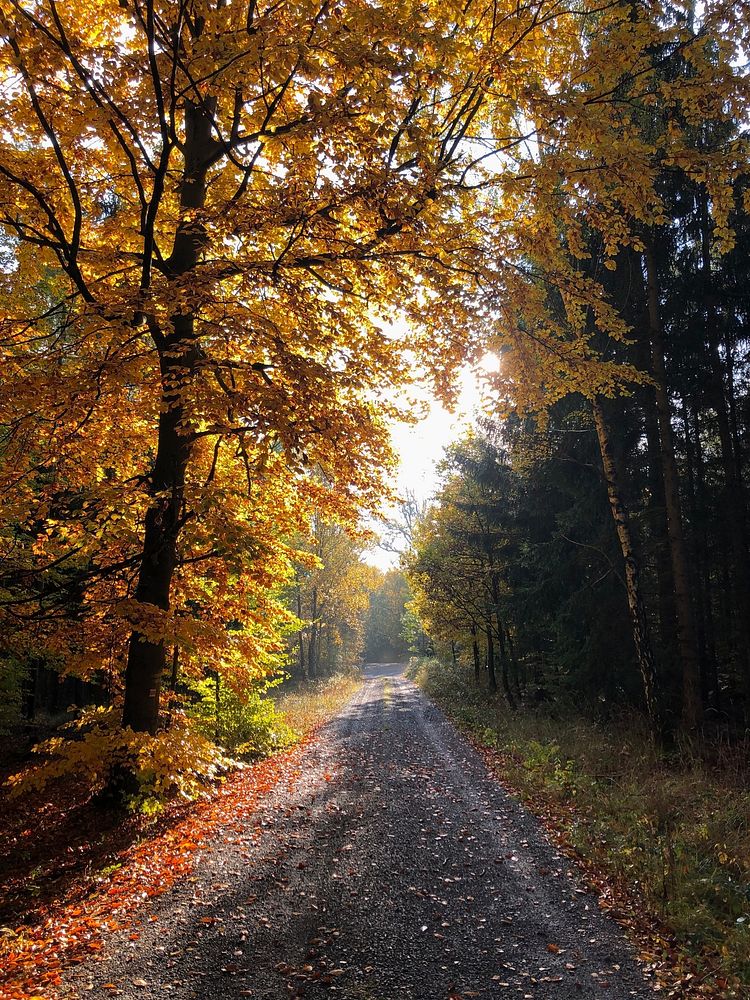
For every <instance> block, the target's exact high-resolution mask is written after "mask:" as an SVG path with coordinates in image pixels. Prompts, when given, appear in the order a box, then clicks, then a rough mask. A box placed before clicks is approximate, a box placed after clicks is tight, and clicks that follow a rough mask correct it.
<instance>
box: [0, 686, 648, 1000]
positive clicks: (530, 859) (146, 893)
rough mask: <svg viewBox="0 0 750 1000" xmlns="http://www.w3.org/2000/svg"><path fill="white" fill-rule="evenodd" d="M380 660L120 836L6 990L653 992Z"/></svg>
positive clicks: (437, 717) (518, 814) (448, 732)
mask: <svg viewBox="0 0 750 1000" xmlns="http://www.w3.org/2000/svg"><path fill="white" fill-rule="evenodd" d="M386 673H387V672H386ZM392 673H394V676H392V677H389V676H371V677H370V679H369V680H368V682H367V684H366V685H365V687H364V688H363V689H362V691H361V693H360V694H359V695H357V696H356V697H355V698H354V699H353V701H352V702H351V703H350V704H349V706H348V708H347V709H346V710H345V711H344V713H342V715H341V716H340V717H339V718H338V719H336V720H335V721H334V722H333V723H331V724H329V725H328V726H326V727H324V728H323V730H322V731H321V732H320V733H319V734H318V736H317V737H316V738H315V739H314V740H312V741H310V742H309V743H308V744H307V745H305V746H304V747H302V748H300V749H298V750H296V751H294V752H293V753H291V754H288V755H284V756H279V757H276V758H273V759H272V760H270V761H268V762H266V763H265V764H263V765H261V766H260V767H259V768H255V769H253V770H252V771H248V772H246V773H245V774H244V775H240V776H238V778H237V779H236V780H235V781H233V782H231V783H230V784H229V785H228V786H227V787H226V788H225V790H224V791H223V792H222V793H221V795H220V796H218V797H217V798H216V799H215V800H213V801H212V802H210V803H207V804H206V805H205V807H203V808H202V809H201V810H199V811H198V812H197V813H196V814H194V815H192V816H191V819H190V823H189V827H188V828H180V826H179V825H178V826H177V827H175V828H174V829H173V830H171V831H168V832H166V833H165V834H164V836H163V838H162V840H161V841H160V842H159V843H158V844H157V843H155V842H152V843H151V844H150V845H147V847H144V848H143V849H142V850H141V851H140V853H139V850H138V849H136V851H135V852H134V854H133V855H131V856H130V857H129V858H128V859H127V863H126V864H124V865H123V868H122V869H121V870H119V871H118V872H116V873H114V874H113V876H112V879H111V882H110V884H109V887H108V888H107V889H106V890H104V891H102V892H101V893H99V894H97V895H95V896H94V897H93V898H92V899H90V900H89V901H88V902H87V904H86V906H84V907H82V908H81V912H80V913H79V914H73V913H71V914H70V915H69V921H70V924H69V927H68V928H59V927H58V928H57V930H58V933H57V935H56V940H55V941H53V940H51V939H50V938H49V937H48V935H49V931H50V928H46V929H45V927H44V926H43V925H40V927H39V928H38V952H37V953H36V955H35V954H34V953H33V952H32V953H30V952H29V950H28V948H26V949H24V951H23V952H22V955H23V956H25V957H22V958H21V959H19V967H18V968H17V969H16V973H17V974H18V977H19V979H23V977H24V975H26V974H28V975H27V980H26V983H25V993H24V992H22V991H21V990H20V989H18V990H17V991H16V992H9V993H7V994H5V995H7V996H9V997H13V998H15V997H22V996H28V995H32V996H33V995H39V996H45V997H53V996H54V997H59V996H65V997H68V996H91V995H93V996H96V995H100V996H104V995H119V996H123V997H139V998H144V1000H146V998H156V997H159V998H161V997H165V996H170V997H175V998H188V997H190V998H195V997H199V996H200V997H206V996H222V997H240V996H250V997H255V998H256V1000H271V998H274V1000H277V998H278V997H281V996H285V995H292V996H300V997H301V996H306V997H310V998H313V997H322V996H324V995H327V993H329V992H330V993H332V994H334V995H338V996H343V997H349V998H352V1000H353V998H374V997H381V998H382V997H387V998H389V1000H392V998H397V997H400V996H404V997H409V998H411V1000H435V998H444V1000H448V998H451V1000H457V998H468V997H491V996H518V997H523V998H546V997H550V996H554V997H559V998H561V1000H565V998H567V997H600V996H602V995H606V996H609V997H611V998H616V1000H618V998H625V997H646V996H649V995H651V987H650V985H649V984H648V982H647V981H646V979H645V978H644V976H643V974H642V972H641V970H640V968H639V966H638V965H637V963H636V961H635V960H634V958H633V955H632V952H631V949H630V946H629V945H628V944H627V942H626V940H625V938H624V935H623V932H622V931H621V929H620V928H619V927H618V926H617V925H616V924H615V923H614V921H612V920H611V919H609V918H608V917H607V916H606V915H603V914H602V913H601V911H600V909H599V907H598V905H597V899H596V897H595V896H593V895H591V894H590V893H588V892H586V891H585V890H584V889H583V888H582V887H581V886H580V885H579V884H578V883H577V882H576V881H575V879H574V876H573V874H572V872H571V865H570V862H569V861H568V860H567V859H565V858H564V857H563V856H562V855H561V854H559V853H558V852H556V851H555V850H554V849H553V848H552V847H551V846H550V845H549V843H548V842H547V840H546V839H545V837H544V835H543V834H542V833H541V831H540V829H539V827H538V826H537V824H536V823H535V821H534V820H533V819H531V817H530V816H529V815H528V814H527V813H526V812H525V811H524V810H523V809H522V808H521V807H520V806H519V805H518V804H517V803H516V802H514V801H513V800H512V799H511V798H509V797H508V796H507V794H506V793H505V792H504V791H503V790H502V788H501V787H500V786H499V785H498V783H497V782H496V781H495V780H494V779H493V778H492V776H491V775H490V773H489V772H488V770H487V769H486V767H485V765H484V763H483V761H482V760H481V758H480V757H479V756H478V755H477V754H476V752H475V751H474V750H473V749H472V748H471V747H469V746H468V745H467V744H466V742H465V741H464V740H463V738H462V737H461V736H459V735H458V734H457V733H456V731H455V730H454V729H453V728H452V727H451V726H450V725H449V723H448V722H447V721H446V720H445V718H444V716H443V715H442V714H441V713H440V711H439V710H438V709H436V708H435V707H434V706H432V705H431V704H430V703H429V702H427V701H426V699H425V698H424V697H423V696H422V695H421V694H420V693H419V692H418V690H417V689H416V688H415V687H414V686H413V685H412V684H410V683H409V682H408V681H406V680H404V679H403V678H402V677H400V676H398V673H397V671H392ZM157 871H158V872H161V873H162V877H161V879H160V880H159V879H156V878H155V877H154V874H155V873H156V872H157ZM108 899H109V905H108ZM110 925H111V926H110ZM87 935H90V936H88V937H87ZM71 937H72V938H75V940H76V941H77V944H75V945H71V944H70V943H69V941H70V938H71ZM92 951H93V952H96V953H97V957H98V958H100V959H101V960H100V961H96V960H94V956H92V955H91V952H92ZM76 954H77V955H78V956H79V957H81V958H83V957H86V958H87V960H86V961H83V962H82V963H81V964H80V965H79V966H78V967H77V968H73V969H70V970H68V971H64V972H63V973H62V976H61V974H60V964H59V963H61V962H63V961H64V960H67V959H69V958H70V957H72V956H75V955H76ZM39 958H41V961H39V960H38V959H39ZM34 960H36V961H37V964H36V969H34V968H33V967H32V964H31V963H32V962H33V961H34ZM24 961H25V962H27V963H29V964H28V965H26V966H24V964H23V963H24ZM56 963H57V964H56ZM6 965H7V956H6ZM33 974H36V976H37V978H36V980H33V979H32V975H33ZM60 978H61V982H60V981H58V980H59V979H60ZM7 989H8V987H7V986H6V990H7ZM32 990H36V994H35V993H34V992H32Z"/></svg>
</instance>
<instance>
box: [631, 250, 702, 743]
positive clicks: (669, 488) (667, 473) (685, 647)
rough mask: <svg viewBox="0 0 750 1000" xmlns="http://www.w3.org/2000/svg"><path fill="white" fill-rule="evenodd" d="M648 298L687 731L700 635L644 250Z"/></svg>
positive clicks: (692, 718)
mask: <svg viewBox="0 0 750 1000" xmlns="http://www.w3.org/2000/svg"><path fill="white" fill-rule="evenodd" d="M644 260H645V264H646V286H647V289H646V291H647V298H648V317H649V330H650V335H651V366H652V376H653V379H654V392H655V397H656V413H657V417H658V422H659V439H660V442H661V466H662V476H663V478H664V499H665V504H666V511H667V535H668V538H669V549H670V555H671V559H672V577H673V579H674V595H675V616H676V618H677V645H678V649H679V655H680V664H681V668H682V722H683V725H684V726H685V728H686V729H688V730H695V729H698V728H699V726H700V724H701V722H702V719H703V703H702V699H701V686H700V656H699V653H698V641H697V638H696V630H695V618H694V615H693V606H692V600H691V593H690V590H691V588H690V572H689V569H688V557H687V548H686V545H685V536H684V533H683V527H682V505H681V502H680V483H679V475H678V472H677V461H676V459H675V451H674V435H673V432H672V415H671V412H670V406H669V396H668V394H667V377H666V364H665V359H664V338H663V334H662V327H661V314H660V313H661V310H660V306H659V286H658V277H657V274H656V263H655V261H654V254H653V250H652V248H651V247H650V246H647V248H646V251H645V253H644Z"/></svg>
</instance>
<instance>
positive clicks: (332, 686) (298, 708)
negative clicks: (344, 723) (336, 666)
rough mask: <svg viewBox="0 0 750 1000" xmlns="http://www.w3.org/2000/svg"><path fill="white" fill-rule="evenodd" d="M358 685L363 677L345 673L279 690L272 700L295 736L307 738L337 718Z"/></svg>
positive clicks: (350, 672) (358, 673)
mask: <svg viewBox="0 0 750 1000" xmlns="http://www.w3.org/2000/svg"><path fill="white" fill-rule="evenodd" d="M361 686H362V674H361V673H360V672H359V671H348V672H346V673H340V674H333V676H331V677H324V678H322V679H321V680H317V681H308V682H306V683H305V684H300V685H298V686H296V687H294V688H286V689H285V688H281V689H280V690H279V693H278V694H277V695H276V696H275V698H274V700H275V702H276V708H277V710H278V711H279V712H280V713H281V714H282V715H283V716H284V717H285V719H286V722H287V725H288V726H290V727H291V728H292V729H293V730H294V731H295V732H296V733H300V734H301V735H307V734H308V733H311V732H314V731H315V730H316V729H317V728H318V727H319V726H321V725H322V724H323V723H324V722H327V721H328V719H332V718H333V717H334V716H335V715H338V713H339V712H340V711H341V709H342V708H343V707H344V705H346V703H347V702H348V701H349V699H350V698H351V697H352V696H353V695H354V693H355V692H356V691H358V690H359V688H360V687H361Z"/></svg>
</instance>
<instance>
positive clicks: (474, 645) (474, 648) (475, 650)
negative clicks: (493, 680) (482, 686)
mask: <svg viewBox="0 0 750 1000" xmlns="http://www.w3.org/2000/svg"><path fill="white" fill-rule="evenodd" d="M471 653H472V656H473V657H474V681H475V682H476V685H477V687H479V678H480V676H481V665H480V662H479V643H478V642H477V627H476V625H472V626H471Z"/></svg>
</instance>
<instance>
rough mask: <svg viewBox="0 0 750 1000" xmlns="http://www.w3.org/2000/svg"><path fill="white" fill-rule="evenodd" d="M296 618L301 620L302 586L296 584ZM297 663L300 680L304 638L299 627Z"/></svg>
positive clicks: (303, 677)
mask: <svg viewBox="0 0 750 1000" xmlns="http://www.w3.org/2000/svg"><path fill="white" fill-rule="evenodd" d="M297 618H299V620H300V621H302V587H301V585H300V584H297ZM297 664H298V668H299V677H300V680H304V679H305V638H304V636H303V634H302V629H301V628H300V630H299V632H298V633H297Z"/></svg>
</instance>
